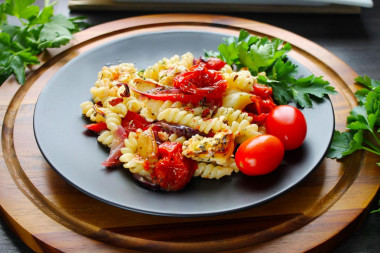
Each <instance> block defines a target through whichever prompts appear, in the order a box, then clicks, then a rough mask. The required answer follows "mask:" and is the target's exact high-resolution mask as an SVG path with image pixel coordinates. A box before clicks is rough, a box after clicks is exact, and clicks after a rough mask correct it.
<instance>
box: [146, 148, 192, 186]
mask: <svg viewBox="0 0 380 253" xmlns="http://www.w3.org/2000/svg"><path fill="white" fill-rule="evenodd" d="M158 153H159V156H160V157H161V159H160V160H159V161H158V163H157V164H156V166H155V168H154V170H153V175H152V177H153V178H154V179H153V180H154V182H155V183H156V184H158V185H160V187H161V189H163V190H165V191H178V190H181V189H182V188H183V187H185V185H187V183H188V182H189V181H190V180H191V178H192V177H193V175H194V172H195V167H196V163H195V162H194V161H193V160H191V159H188V158H186V157H184V156H183V155H182V144H181V143H177V142H164V143H162V144H161V145H159V147H158Z"/></svg>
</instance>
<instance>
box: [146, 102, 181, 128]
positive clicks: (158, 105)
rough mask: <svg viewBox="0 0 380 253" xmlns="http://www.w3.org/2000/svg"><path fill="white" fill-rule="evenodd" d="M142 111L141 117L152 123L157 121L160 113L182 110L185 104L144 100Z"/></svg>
mask: <svg viewBox="0 0 380 253" xmlns="http://www.w3.org/2000/svg"><path fill="white" fill-rule="evenodd" d="M141 102H142V109H141V111H140V115H141V116H143V117H144V118H145V119H146V120H148V121H150V122H152V121H155V120H156V119H157V116H158V114H159V113H160V112H162V111H163V110H165V109H166V108H181V107H183V104H182V103H181V102H179V101H176V102H173V101H170V100H166V101H162V100H155V99H143V100H141Z"/></svg>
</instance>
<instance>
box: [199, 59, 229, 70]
mask: <svg viewBox="0 0 380 253" xmlns="http://www.w3.org/2000/svg"><path fill="white" fill-rule="evenodd" d="M193 63H194V65H198V64H204V65H205V66H206V68H207V69H212V70H220V69H221V68H223V67H224V66H225V65H226V63H225V62H224V61H222V60H221V59H219V58H216V57H210V58H206V59H205V58H203V57H201V58H198V59H194V61H193Z"/></svg>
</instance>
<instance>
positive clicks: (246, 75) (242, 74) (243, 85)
mask: <svg viewBox="0 0 380 253" xmlns="http://www.w3.org/2000/svg"><path fill="white" fill-rule="evenodd" d="M223 77H224V78H225V79H226V80H227V84H228V87H229V88H232V89H239V90H241V91H245V92H251V91H253V84H254V83H255V78H254V77H253V76H252V75H251V73H250V72H249V71H248V70H241V71H239V72H232V73H224V74H223Z"/></svg>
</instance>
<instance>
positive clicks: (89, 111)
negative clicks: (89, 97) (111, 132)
mask: <svg viewBox="0 0 380 253" xmlns="http://www.w3.org/2000/svg"><path fill="white" fill-rule="evenodd" d="M80 106H81V108H82V113H83V114H84V115H86V117H88V118H89V119H90V120H91V121H93V122H105V115H106V113H107V112H108V110H106V109H105V108H100V107H98V106H97V105H95V104H94V103H92V102H90V101H87V102H83V103H82V104H81V105H80ZM95 108H96V109H95Z"/></svg>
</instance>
